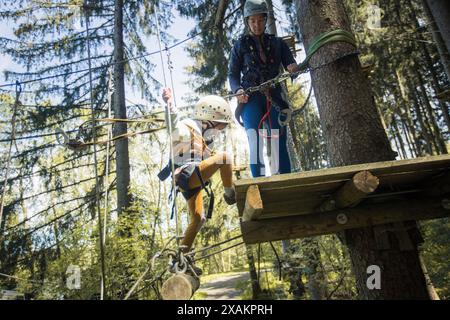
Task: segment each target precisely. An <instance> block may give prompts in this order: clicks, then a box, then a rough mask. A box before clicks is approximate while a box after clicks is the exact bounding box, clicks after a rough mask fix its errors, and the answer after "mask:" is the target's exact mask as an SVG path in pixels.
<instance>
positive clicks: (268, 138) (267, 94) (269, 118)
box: [258, 90, 280, 140]
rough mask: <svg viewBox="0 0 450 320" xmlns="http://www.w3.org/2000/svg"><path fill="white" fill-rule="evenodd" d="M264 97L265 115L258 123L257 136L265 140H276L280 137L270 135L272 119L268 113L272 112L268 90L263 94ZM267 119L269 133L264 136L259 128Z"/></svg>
mask: <svg viewBox="0 0 450 320" xmlns="http://www.w3.org/2000/svg"><path fill="white" fill-rule="evenodd" d="M264 94H265V96H266V113H265V114H264V115H263V117H262V118H261V120H260V121H259V125H258V134H259V135H260V136H261V137H263V138H265V139H267V140H270V139H278V138H279V137H280V135H274V134H272V118H271V116H270V112H271V111H272V106H273V105H272V97H271V96H270V90H267V91H265V92H264ZM266 119H268V120H269V131H270V134H268V135H266V134H264V132H261V127H262V125H263V123H264V121H265V120H266Z"/></svg>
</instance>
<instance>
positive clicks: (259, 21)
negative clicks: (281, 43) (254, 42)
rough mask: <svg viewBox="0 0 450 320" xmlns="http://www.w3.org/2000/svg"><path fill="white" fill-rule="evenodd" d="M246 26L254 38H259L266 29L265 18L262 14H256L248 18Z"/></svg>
mask: <svg viewBox="0 0 450 320" xmlns="http://www.w3.org/2000/svg"><path fill="white" fill-rule="evenodd" d="M248 26H249V28H250V31H251V32H252V33H253V34H254V35H255V36H260V35H262V34H263V33H264V30H265V29H266V17H265V15H263V14H256V15H254V16H250V17H248Z"/></svg>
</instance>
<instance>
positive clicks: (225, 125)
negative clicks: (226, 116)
mask: <svg viewBox="0 0 450 320" xmlns="http://www.w3.org/2000/svg"><path fill="white" fill-rule="evenodd" d="M227 125H228V123H220V122H219V123H217V124H216V127H215V128H216V129H217V130H223V129H225V128H226V127H227Z"/></svg>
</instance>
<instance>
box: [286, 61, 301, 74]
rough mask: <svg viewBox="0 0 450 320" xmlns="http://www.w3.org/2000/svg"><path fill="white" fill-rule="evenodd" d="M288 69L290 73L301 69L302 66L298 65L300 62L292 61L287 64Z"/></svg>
mask: <svg viewBox="0 0 450 320" xmlns="http://www.w3.org/2000/svg"><path fill="white" fill-rule="evenodd" d="M287 71H289V73H295V72H298V71H300V68H299V67H298V64H296V63H292V64H290V65H288V66H287Z"/></svg>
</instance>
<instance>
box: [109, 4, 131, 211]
mask: <svg viewBox="0 0 450 320" xmlns="http://www.w3.org/2000/svg"><path fill="white" fill-rule="evenodd" d="M123 60H124V44H123V0H115V11H114V87H115V90H114V97H113V105H114V118H116V119H126V118H127V109H126V105H125V79H124V78H125V77H124V74H125V68H124V61H123ZM126 133H127V124H126V123H123V122H122V123H116V124H115V125H114V136H119V135H122V134H126ZM115 143H116V175H117V210H118V213H119V215H120V214H121V213H122V212H123V211H124V210H126V209H127V208H128V207H129V206H130V202H131V201H130V194H129V186H130V159H129V154H128V139H127V138H125V139H119V140H117V141H116V142H115Z"/></svg>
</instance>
